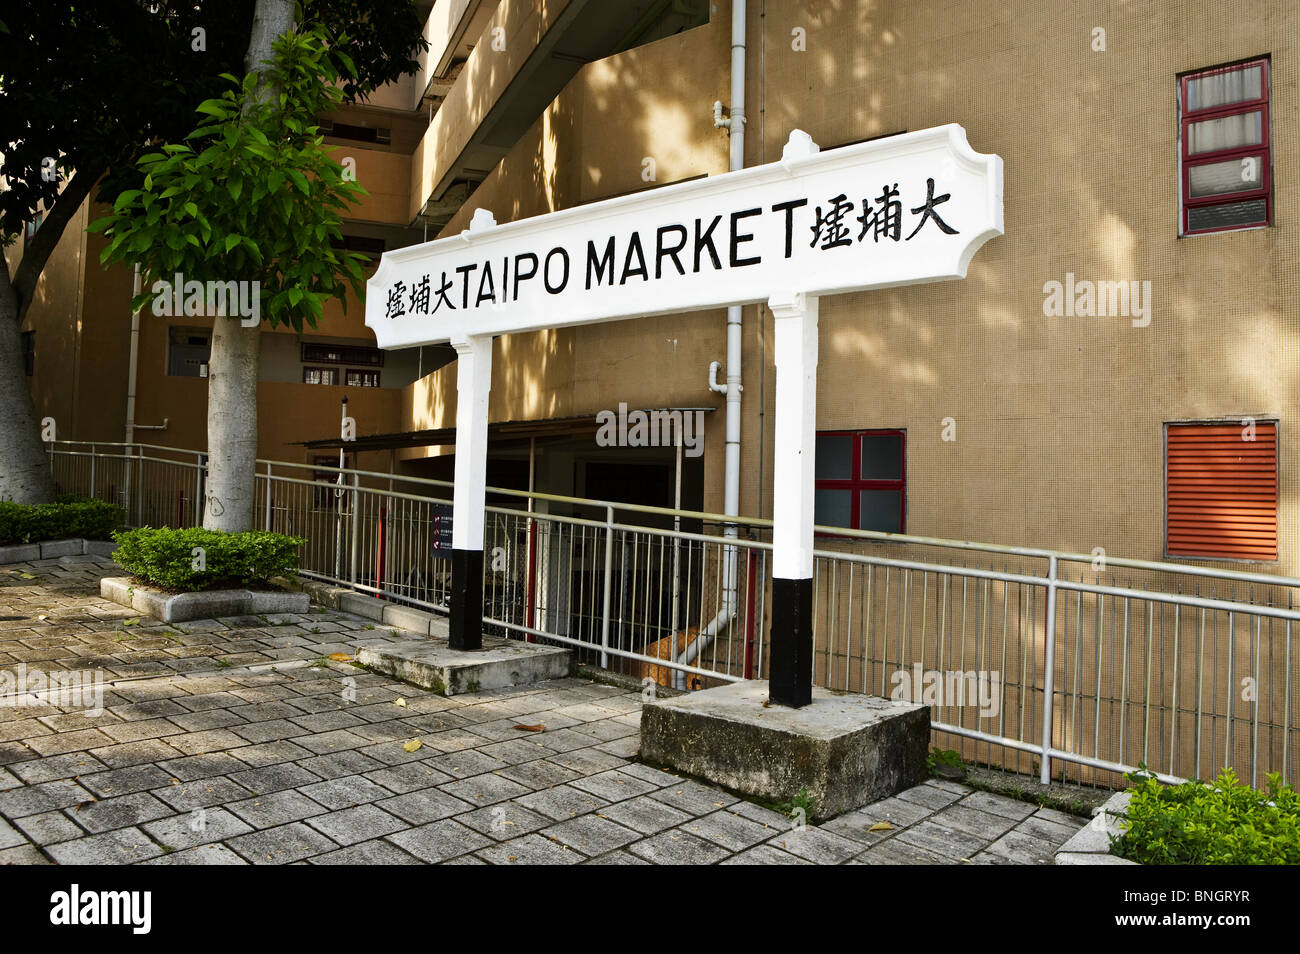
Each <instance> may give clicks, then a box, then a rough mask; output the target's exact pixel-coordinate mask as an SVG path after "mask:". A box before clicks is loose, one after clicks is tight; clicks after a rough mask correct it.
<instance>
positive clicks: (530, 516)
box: [50, 441, 1300, 785]
mask: <svg viewBox="0 0 1300 954" xmlns="http://www.w3.org/2000/svg"><path fill="white" fill-rule="evenodd" d="M50 457H51V465H52V468H53V470H54V474H55V479H56V482H57V483H58V485H59V489H60V490H61V491H63V492H76V493H82V494H88V495H92V496H96V497H100V498H103V499H107V500H113V501H115V502H117V503H120V504H121V505H122V506H124V507H125V508H126V510H127V513H128V522H129V523H131V524H133V525H137V526H138V525H153V526H173V527H184V526H193V525H196V524H199V523H201V521H202V514H203V500H204V492H203V486H204V483H203V482H204V473H205V471H204V466H205V458H204V455H203V454H202V453H201V452H199V451H186V450H176V449H173V448H164V447H157V446H152V445H143V444H133V445H123V444H98V443H97V444H88V443H77V442H66V441H64V442H58V443H57V444H51V445H50ZM256 487H257V513H258V514H259V515H260V518H259V523H260V525H261V527H262V528H264V529H269V530H275V531H279V532H283V533H291V534H295V535H298V536H301V537H303V538H304V539H305V540H306V541H307V543H306V544H305V545H304V547H303V549H302V573H303V574H304V575H305V576H308V577H312V578H315V579H319V580H325V581H331V582H336V583H340V584H345V585H348V586H351V587H355V588H356V589H358V590H360V591H362V592H367V593H371V594H374V595H377V596H380V597H381V598H384V599H391V600H398V601H401V602H406V603H410V604H412V605H416V606H422V607H426V608H432V609H435V610H440V611H445V609H446V606H447V598H448V591H449V587H450V576H451V572H450V547H451V512H452V511H451V484H450V483H449V482H446V481H438V480H430V479H425V478H414V477H404V476H400V475H394V474H385V473H378V472H372V471H362V470H356V469H340V468H335V467H323V466H320V465H307V464H293V463H284V462H276V461H259V462H258V472H257V477H256ZM489 499H490V500H491V501H492V503H491V504H490V505H489V506H488V508H487V520H488V525H487V527H486V533H485V556H484V618H485V621H486V623H487V624H488V627H489V630H491V631H495V632H497V633H498V634H500V635H507V636H511V637H514V638H522V639H530V640H545V641H549V642H552V643H555V644H559V645H564V646H567V647H569V648H571V649H573V650H574V652H575V655H576V656H577V658H578V659H579V660H580V661H583V662H585V663H588V664H591V665H598V666H601V667H603V668H607V669H610V670H613V671H617V672H621V673H624V674H628V675H632V676H635V677H637V678H640V679H642V680H652V681H654V682H656V683H658V684H661V685H672V686H676V687H678V688H702V687H707V686H710V685H716V684H719V683H720V682H724V681H732V680H737V679H743V678H763V677H765V676H766V675H767V657H768V654H767V651H766V650H767V646H766V639H767V626H766V624H765V622H766V620H767V619H768V615H769V605H768V604H769V601H770V599H771V574H770V558H769V553H770V550H771V544H770V526H771V523H770V521H765V520H756V519H749V518H733V519H728V518H724V517H721V516H719V515H715V514H706V513H696V512H690V511H674V510H668V509H664V508H656V507H645V506H635V505H627V504H619V503H612V502H605V501H593V500H584V499H578V498H570V497H563V496H559V495H551V494H540V493H531V494H530V493H528V492H526V491H513V490H492V489H490V490H489ZM823 529H826V534H825V535H824V536H820V537H819V538H818V549H817V550H816V552H815V577H814V600H815V603H814V624H813V626H814V647H815V654H814V678H815V681H816V683H817V684H818V685H820V686H824V687H826V688H830V689H836V690H841V691H848V692H867V693H873V694H877V695H884V696H887V697H888V696H893V697H895V698H910V699H915V700H916V701H921V702H926V703H929V704H930V705H931V713H932V720H933V726H934V738H935V744H937V745H941V746H944V747H954V748H958V749H959V750H961V752H962V754H963V756H965V757H966V758H968V759H970V760H974V761H977V762H980V763H984V764H989V765H993V766H1001V767H1007V768H1013V769H1017V770H1019V771H1034V772H1036V773H1037V774H1038V775H1039V776H1040V777H1041V778H1043V779H1044V780H1047V779H1048V778H1049V777H1051V778H1058V779H1061V778H1064V779H1067V780H1071V781H1081V782H1086V783H1091V784H1097V785H1113V784H1115V783H1117V782H1118V781H1119V774H1118V773H1121V772H1124V771H1130V770H1132V769H1133V768H1135V767H1136V766H1137V765H1138V764H1139V763H1142V764H1145V765H1147V766H1148V767H1150V768H1151V769H1152V770H1154V771H1157V772H1158V773H1159V774H1161V775H1162V776H1164V777H1166V778H1171V779H1173V778H1183V777H1206V776H1208V775H1213V774H1214V773H1215V772H1217V771H1218V770H1219V769H1220V768H1222V767H1223V766H1225V765H1227V766H1231V767H1233V768H1234V769H1235V770H1236V771H1237V774H1238V775H1239V776H1240V777H1242V778H1243V779H1247V780H1249V781H1251V782H1252V783H1254V784H1259V783H1260V782H1261V781H1262V780H1263V777H1264V775H1265V774H1266V773H1268V772H1281V773H1282V774H1283V775H1284V776H1285V777H1286V778H1287V779H1288V780H1290V781H1291V782H1293V783H1295V782H1296V781H1297V775H1296V761H1295V747H1296V742H1297V726H1300V699H1297V693H1296V685H1297V680H1298V678H1300V672H1298V671H1297V666H1300V659H1297V657H1296V654H1295V653H1294V652H1293V640H1292V633H1293V625H1292V624H1293V622H1295V621H1297V620H1300V612H1297V611H1296V610H1295V609H1294V603H1295V594H1296V592H1297V589H1296V588H1297V587H1300V580H1295V579H1290V578H1284V577H1279V576H1273V575H1269V574H1257V573H1244V572H1233V571H1227V570H1220V569H1215V568H1206V567H1198V566H1193V565H1190V564H1188V565H1183V564H1170V563H1152V562H1146V561H1138V560H1123V559H1108V560H1105V561H1101V562H1100V564H1099V561H1098V558H1096V557H1095V556H1093V555H1092V554H1070V553H1061V552H1056V551H1050V550H1044V549H1037V548H1031V547H1005V546H993V545H984V544H976V543H969V542H965V541H950V540H937V539H929V538H922V537H915V536H913V537H903V536H895V535H890V534H881V533H872V532H868V531H845V530H833V531H832V530H830V529H829V528H823ZM729 532H731V533H734V534H735V535H734V536H732V535H729Z"/></svg>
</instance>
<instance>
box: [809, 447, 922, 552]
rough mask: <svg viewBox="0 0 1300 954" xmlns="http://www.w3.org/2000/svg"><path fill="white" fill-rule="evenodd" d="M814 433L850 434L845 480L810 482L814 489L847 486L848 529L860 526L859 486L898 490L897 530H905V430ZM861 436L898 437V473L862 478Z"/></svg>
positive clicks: (861, 487) (872, 488) (898, 531)
mask: <svg viewBox="0 0 1300 954" xmlns="http://www.w3.org/2000/svg"><path fill="white" fill-rule="evenodd" d="M817 436H818V437H819V438H821V437H851V438H853V451H852V455H851V461H852V465H853V466H852V469H851V471H850V475H849V478H848V479H847V480H844V479H840V480H832V479H829V478H825V479H818V480H816V481H815V482H814V484H813V492H814V493H816V492H817V491H820V490H847V491H850V493H849V526H848V527H847V528H846V529H849V530H861V529H862V500H861V498H860V497H859V495H858V491H860V490H897V491H898V509H899V514H898V530H897V531H896V532H897V533H906V532H907V431H906V430H904V429H902V428H875V429H871V430H861V431H818V432H817ZM864 437H897V438H898V439H899V442H900V448H899V470H900V471H901V474H900V476H899V477H898V478H896V479H891V480H882V479H880V478H874V477H873V478H869V479H864V478H863V477H862V438H864Z"/></svg>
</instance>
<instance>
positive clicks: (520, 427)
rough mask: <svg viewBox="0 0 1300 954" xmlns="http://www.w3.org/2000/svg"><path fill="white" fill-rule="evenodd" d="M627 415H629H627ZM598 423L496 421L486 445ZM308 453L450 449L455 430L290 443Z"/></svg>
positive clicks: (588, 418)
mask: <svg viewBox="0 0 1300 954" xmlns="http://www.w3.org/2000/svg"><path fill="white" fill-rule="evenodd" d="M641 410H642V412H643V413H645V414H650V413H652V412H653V411H679V412H686V411H701V412H704V413H709V412H712V411H714V410H716V408H711V407H670V408H643V409H641ZM629 413H630V412H629ZM599 426H600V423H599V421H598V420H597V417H596V415H595V414H579V415H576V416H574V417H550V418H545V419H542V420H537V421H498V422H496V423H491V424H488V441H489V442H492V443H496V442H498V441H509V440H516V439H517V440H524V439H527V438H530V437H568V436H575V437H577V436H582V435H585V434H591V435H593V436H594V435H595V433H596V430H597V429H598V428H599ZM294 443H295V444H299V445H301V446H303V447H306V448H308V449H309V450H338V449H339V448H344V449H346V450H349V451H380V450H393V449H395V448H399V447H435V446H439V445H454V444H455V443H456V428H454V427H438V428H432V429H427V430H419V431H400V432H398V433H395V434H365V435H358V436H357V437H356V438H354V439H351V440H343V438H341V437H323V438H319V439H317V440H310V441H294Z"/></svg>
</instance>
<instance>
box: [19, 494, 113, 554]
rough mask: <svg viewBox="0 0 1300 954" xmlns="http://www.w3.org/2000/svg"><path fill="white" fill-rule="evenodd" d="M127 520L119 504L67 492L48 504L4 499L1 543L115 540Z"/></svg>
mask: <svg viewBox="0 0 1300 954" xmlns="http://www.w3.org/2000/svg"><path fill="white" fill-rule="evenodd" d="M125 522H126V511H125V510H124V509H122V508H121V507H119V506H118V505H117V504H112V503H108V502H107V501H104V500H94V499H91V498H89V497H77V496H74V495H71V494H64V495H62V496H60V497H57V498H56V499H55V502H54V503H48V504H35V505H28V504H17V503H14V502H13V501H12V500H0V546H9V545H11V544H15V543H36V542H39V541H42V540H67V539H70V538H77V537H82V538H85V539H87V540H111V539H113V531H115V530H117V529H119V528H120V527H121V526H122V525H123V523H125Z"/></svg>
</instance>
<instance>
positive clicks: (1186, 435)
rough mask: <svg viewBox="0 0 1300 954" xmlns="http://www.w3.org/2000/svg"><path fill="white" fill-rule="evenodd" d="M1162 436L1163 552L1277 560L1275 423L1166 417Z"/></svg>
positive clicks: (1179, 554) (1223, 557) (1177, 554)
mask: <svg viewBox="0 0 1300 954" xmlns="http://www.w3.org/2000/svg"><path fill="white" fill-rule="evenodd" d="M1165 435H1166V436H1165V493H1166V498H1165V499H1166V503H1165V510H1166V518H1165V524H1166V525H1165V548H1166V550H1167V552H1168V553H1169V555H1171V556H1203V557H1218V558H1222V559H1230V560H1276V559H1277V424H1276V423H1274V422H1271V421H1270V422H1260V423H1256V424H1255V425H1254V427H1253V429H1252V428H1251V427H1249V426H1248V425H1246V424H1242V423H1223V424H1170V425H1168V426H1167V427H1166V428H1165ZM1251 438H1253V440H1252V439H1251Z"/></svg>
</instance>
